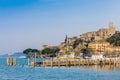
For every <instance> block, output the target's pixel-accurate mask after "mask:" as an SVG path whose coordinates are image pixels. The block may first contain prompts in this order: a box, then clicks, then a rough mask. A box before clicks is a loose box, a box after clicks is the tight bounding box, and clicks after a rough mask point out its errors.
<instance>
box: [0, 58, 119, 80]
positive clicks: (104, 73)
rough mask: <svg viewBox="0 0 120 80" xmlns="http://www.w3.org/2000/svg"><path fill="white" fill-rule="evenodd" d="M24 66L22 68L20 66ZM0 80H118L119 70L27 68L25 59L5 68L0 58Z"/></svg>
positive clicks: (3, 61) (3, 59)
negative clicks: (14, 65)
mask: <svg viewBox="0 0 120 80" xmlns="http://www.w3.org/2000/svg"><path fill="white" fill-rule="evenodd" d="M22 64H24V66H22ZM0 80H120V69H112V70H109V69H102V68H98V69H94V68H93V67H91V68H88V67H71V68H69V67H60V68H58V67H54V68H52V67H36V68H32V67H28V66H27V59H17V66H16V67H7V66H6V59H5V58H0Z"/></svg>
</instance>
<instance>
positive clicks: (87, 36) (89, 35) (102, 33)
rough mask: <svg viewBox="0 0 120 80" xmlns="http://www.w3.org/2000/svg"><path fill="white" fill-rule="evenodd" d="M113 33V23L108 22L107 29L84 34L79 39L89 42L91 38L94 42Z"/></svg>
mask: <svg viewBox="0 0 120 80" xmlns="http://www.w3.org/2000/svg"><path fill="white" fill-rule="evenodd" d="M115 32H116V30H115V27H114V25H113V23H112V22H110V23H109V27H108V28H101V29H99V30H98V31H93V32H87V33H84V34H82V35H81V36H80V38H81V39H83V40H86V41H88V40H91V39H92V38H94V40H102V39H106V38H109V37H111V36H112V35H113V34H115Z"/></svg>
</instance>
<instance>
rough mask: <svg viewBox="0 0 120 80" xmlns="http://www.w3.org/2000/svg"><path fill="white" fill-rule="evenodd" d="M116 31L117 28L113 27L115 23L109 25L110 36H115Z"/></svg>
mask: <svg viewBox="0 0 120 80" xmlns="http://www.w3.org/2000/svg"><path fill="white" fill-rule="evenodd" d="M115 32H116V30H115V27H114V25H113V22H110V23H109V28H108V35H109V36H112V35H113V34H115Z"/></svg>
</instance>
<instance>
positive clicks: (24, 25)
mask: <svg viewBox="0 0 120 80" xmlns="http://www.w3.org/2000/svg"><path fill="white" fill-rule="evenodd" d="M111 21H112V22H113V23H114V26H115V27H116V29H117V30H120V0H0V55H2V54H12V53H15V52H22V51H23V50H25V49H27V48H33V49H41V47H42V45H44V44H47V45H55V46H56V45H59V44H60V42H63V41H64V39H65V36H66V35H68V36H69V37H73V36H77V37H79V35H80V34H82V33H85V32H89V31H97V30H98V29H99V28H107V27H108V24H109V22H111Z"/></svg>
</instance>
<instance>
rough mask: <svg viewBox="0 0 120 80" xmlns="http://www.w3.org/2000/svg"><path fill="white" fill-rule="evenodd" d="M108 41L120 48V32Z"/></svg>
mask: <svg viewBox="0 0 120 80" xmlns="http://www.w3.org/2000/svg"><path fill="white" fill-rule="evenodd" d="M107 41H108V42H109V43H110V44H111V45H113V46H120V32H117V33H116V34H114V35H113V36H111V37H110V38H108V39H107Z"/></svg>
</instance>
